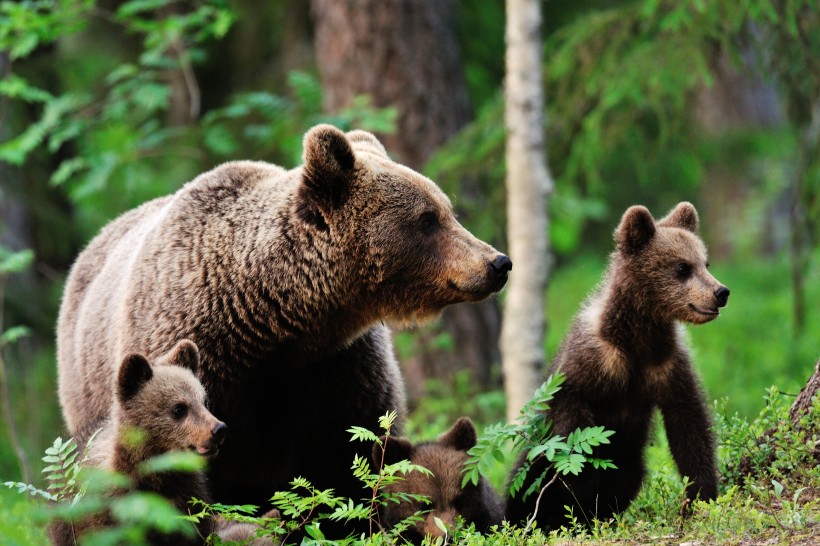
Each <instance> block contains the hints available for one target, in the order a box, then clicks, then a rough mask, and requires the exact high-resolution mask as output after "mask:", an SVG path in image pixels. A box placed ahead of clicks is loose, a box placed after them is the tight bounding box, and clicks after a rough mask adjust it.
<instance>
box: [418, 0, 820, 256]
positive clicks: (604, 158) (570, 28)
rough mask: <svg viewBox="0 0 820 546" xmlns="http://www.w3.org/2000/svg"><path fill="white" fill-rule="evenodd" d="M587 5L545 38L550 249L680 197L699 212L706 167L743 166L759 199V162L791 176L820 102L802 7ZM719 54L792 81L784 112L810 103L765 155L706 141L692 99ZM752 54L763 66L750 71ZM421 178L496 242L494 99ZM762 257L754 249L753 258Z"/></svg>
mask: <svg viewBox="0 0 820 546" xmlns="http://www.w3.org/2000/svg"><path fill="white" fill-rule="evenodd" d="M591 4H595V3H588V4H587V5H586V10H587V11H586V12H584V11H583V10H584V7H582V6H580V5H579V6H578V7H577V10H578V12H579V13H578V14H577V16H576V17H575V18H574V19H573V20H572V21H569V22H567V23H566V24H564V25H561V26H559V27H558V28H556V29H555V30H554V31H553V32H552V33H550V34H549V35H548V36H547V40H546V46H545V52H544V66H545V74H544V77H545V85H546V93H545V94H546V101H547V104H546V107H547V116H546V120H545V124H546V130H547V143H548V144H547V150H548V153H549V160H548V163H549V166H550V169H551V171H552V173H553V175H554V177H555V179H556V188H555V194H554V196H553V198H552V199H551V202H550V217H551V226H550V234H549V236H550V239H551V243H552V246H553V249H554V250H555V252H556V253H557V254H558V255H567V254H570V253H572V252H575V251H576V250H578V248H579V247H580V245H581V244H582V242H583V243H585V244H587V245H588V244H589V239H588V238H586V237H583V236H584V235H585V234H588V230H589V229H590V228H591V227H593V228H595V229H596V230H598V231H599V232H601V233H602V234H603V233H606V232H608V231H609V230H610V229H611V227H610V224H611V223H612V222H613V221H615V220H616V219H617V215H618V214H620V212H621V211H623V210H624V209H625V208H626V207H627V206H629V205H632V204H634V203H643V204H645V205H647V206H649V207H650V209H651V210H654V209H655V208H665V207H669V206H670V205H671V204H673V203H674V202H676V201H679V200H681V199H684V198H685V199H689V200H695V201H697V199H695V198H694V197H693V196H694V195H697V194H698V192H699V191H700V190H701V189H702V183H703V180H704V178H705V174H706V170H707V169H709V168H711V167H714V166H719V167H724V166H726V165H737V164H738V163H740V162H741V161H742V162H744V165H746V166H749V165H752V167H747V168H748V170H745V171H744V177H745V178H747V179H748V182H747V183H748V184H751V185H754V186H762V183H761V181H759V180H757V178H758V177H763V176H765V174H764V173H761V170H760V169H759V165H760V164H761V163H762V162H764V161H765V162H766V163H768V164H779V165H780V168H781V169H787V168H788V167H789V165H790V164H793V163H794V160H795V155H796V147H795V145H794V142H796V139H795V137H794V133H795V130H794V129H795V128H796V127H801V126H803V125H806V124H807V123H808V120H810V119H811V113H810V111H809V110H810V108H807V106H806V105H807V104H811V100H815V101H816V99H817V97H818V96H820V94H819V93H818V85H820V79H818V78H817V77H811V76H806V75H807V74H817V73H818V70H817V64H816V59H817V52H818V51H820V44H818V43H817V37H816V34H817V33H816V32H814V33H812V32H810V31H809V30H808V29H809V28H810V27H811V25H812V24H814V26H815V27H816V21H817V17H818V12H817V10H816V9H813V8H812V7H811V6H810V5H809V4H810V3H809V2H808V1H805V0H794V1H788V2H782V3H780V4H778V5H777V6H776V7H775V6H774V5H773V4H772V3H771V2H769V1H768V0H741V1H729V0H720V1H713V2H703V1H701V0H687V1H683V2H668V1H661V0H646V1H642V2H601V3H600V4H607V5H613V4H614V5H615V7H612V8H610V9H590V5H591ZM553 9H557V8H553ZM756 29H757V30H756ZM761 29H762V30H761ZM756 32H758V34H755V33H756ZM760 34H762V36H760ZM773 43H774V44H776V46H775V47H774V51H772V44H773ZM721 48H722V49H724V50H726V51H728V52H729V54H730V55H731V57H732V59H733V60H735V61H736V63H735V64H736V65H737V68H738V70H739V71H740V72H742V73H748V72H749V71H754V72H755V73H754V74H753V75H752V76H754V77H756V76H757V75H758V74H759V73H774V74H783V75H791V76H790V77H785V78H780V79H778V80H777V81H776V82H775V83H777V84H779V85H780V86H781V88H782V89H783V93H784V95H786V96H790V95H793V94H795V93H796V94H797V95H799V97H800V100H797V99H794V100H791V101H790V102H791V103H798V102H800V103H801V104H803V107H802V112H803V115H802V116H792V122H793V126H792V127H790V128H787V129H786V130H784V129H782V128H769V129H766V130H762V131H760V130H759V131H757V132H756V134H755V139H756V140H757V142H758V143H759V144H763V145H762V146H761V145H758V146H734V147H733V150H731V151H730V150H728V149H726V148H722V146H721V144H725V143H721V139H725V138H727V137H726V136H710V135H707V134H704V132H703V131H702V130H700V128H699V127H698V126H697V123H696V120H695V119H694V116H693V115H692V113H693V110H694V105H693V100H694V97H695V95H696V92H697V91H698V90H699V89H702V88H704V87H708V86H710V85H713V77H714V74H715V70H716V69H715V66H716V61H715V56H716V53H717V52H718V51H719V50H721ZM748 51H752V52H753V53H754V54H756V55H757V57H758V58H757V59H755V60H754V61H751V62H750V61H748V57H749V55H748ZM763 60H767V61H768V64H766V65H765V67H764V66H763V65H764V63H763ZM797 74H800V75H801V76H799V77H798V76H797ZM798 79H799V80H800V81H798ZM801 101H802V102H801ZM746 135H747V131H746V130H744V129H736V130H734V131H732V132H731V134H730V138H737V139H738V141H739V142H743V140H747V139H746ZM789 142H790V143H792V144H791V145H788V146H784V143H789ZM784 148H785V149H784ZM716 152H719V153H716ZM426 172H427V173H428V174H429V175H430V176H431V177H433V178H434V179H436V180H438V181H440V182H441V183H442V185H443V186H444V187H445V188H446V189H447V191H449V192H450V193H452V194H455V195H457V196H458V197H459V199H460V200H461V204H462V205H463V207H464V209H465V210H466V211H467V212H466V213H465V216H466V218H465V225H467V226H468V227H469V228H470V229H472V230H473V231H475V232H476V233H477V234H479V235H480V236H485V235H486V234H487V233H486V232H487V231H489V232H490V235H495V234H497V230H496V231H492V230H487V229H486V227H485V226H487V225H494V226H499V225H505V221H506V218H505V214H504V205H503V191H504V180H503V177H504V172H505V169H504V123H503V99H502V97H501V96H500V95H497V96H496V97H495V98H493V99H488V100H486V101H485V102H483V103H482V107H481V109H480V110H479V112H478V115H477V117H476V120H475V121H474V122H473V123H471V124H470V125H468V126H467V127H465V128H464V130H462V131H461V132H460V134H459V135H457V136H456V137H455V138H453V139H452V140H451V141H450V142H449V143H448V144H447V145H446V146H444V147H443V148H441V149H440V150H439V152H438V153H437V154H436V155H435V156H434V157H433V158H432V159H431V161H430V162H429V164H428V166H427V169H426ZM812 172H816V169H815V170H814V171H812ZM817 179H818V178H817V177H814V178H812V180H815V181H816V180H817ZM465 180H468V181H469V184H470V185H469V186H465ZM790 183H791V179H790V178H789V177H788V176H781V177H780V183H779V184H778V186H777V188H776V189H775V190H773V191H771V193H769V192H767V193H766V194H765V197H766V200H767V202H770V201H771V199H773V198H776V197H777V196H778V195H779V194H780V193H781V192H783V191H784V190H785V188H788V187H789V185H790ZM815 185H816V184H815ZM476 188H478V190H477V191H476ZM758 189H759V190H760V191H761V193H762V190H763V188H758ZM469 190H472V191H473V193H474V195H475V197H474V196H472V195H470V191H469ZM812 191H813V192H814V194H816V188H815V190H812ZM812 191H808V190H807V191H806V195H808V196H811V195H812V194H813V193H812ZM805 202H806V203H808V204H811V203H812V201H811V199H808V200H806V201H805ZM811 210H814V209H811ZM753 225H754V224H753V223H749V224H744V226H743V228H742V229H741V228H740V227H738V231H740V232H742V231H743V230H747V229H749V228H750V227H751V226H753ZM760 248H761V245H760V241H759V240H758V244H757V246H756V248H755V249H756V250H759V249H760Z"/></svg>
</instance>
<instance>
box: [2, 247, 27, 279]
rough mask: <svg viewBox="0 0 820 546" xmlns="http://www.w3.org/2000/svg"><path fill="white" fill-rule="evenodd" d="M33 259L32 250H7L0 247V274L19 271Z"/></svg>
mask: <svg viewBox="0 0 820 546" xmlns="http://www.w3.org/2000/svg"><path fill="white" fill-rule="evenodd" d="M33 261H34V252H32V251H31V250H29V249H26V250H21V251H19V252H8V251H6V250H5V249H3V248H1V247H0V275H5V274H8V273H20V272H21V271H23V270H24V269H26V268H27V267H28V266H29V265H31V262H33Z"/></svg>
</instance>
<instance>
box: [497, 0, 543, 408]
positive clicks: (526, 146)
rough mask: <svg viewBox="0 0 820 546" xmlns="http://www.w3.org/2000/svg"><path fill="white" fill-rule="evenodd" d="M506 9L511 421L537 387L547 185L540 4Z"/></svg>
mask: <svg viewBox="0 0 820 546" xmlns="http://www.w3.org/2000/svg"><path fill="white" fill-rule="evenodd" d="M506 9H507V23H506V42H507V51H506V77H505V84H504V94H505V99H504V100H505V125H506V131H507V141H506V163H507V178H506V189H507V240H508V250H509V255H510V257H511V258H512V261H513V264H514V271H513V273H512V275H511V276H510V284H509V286H508V288H507V294H506V300H505V302H504V318H503V321H504V322H503V326H502V331H501V353H502V359H503V370H504V389H505V392H506V396H507V419H508V420H512V419H514V418H515V417H517V416H518V415H519V412H520V410H521V408H522V407H523V406H524V404H525V403H526V402H527V401H528V400H529V399H530V397H531V396H532V394H533V391H534V390H535V388H536V386H537V385H538V383H539V382H540V381H541V377H540V370H541V367H542V365H543V363H544V333H545V330H546V325H545V319H544V301H545V290H546V286H547V279H548V275H549V269H550V264H551V259H550V257H549V243H548V232H547V229H548V217H547V200H548V198H549V194H550V193H551V192H552V179H551V178H550V175H549V172H548V171H547V165H546V153H545V152H546V149H545V142H544V128H543V122H544V96H543V68H542V62H541V50H542V47H543V44H542V42H541V6H540V4H539V2H538V0H507V3H506Z"/></svg>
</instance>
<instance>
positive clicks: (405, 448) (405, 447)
mask: <svg viewBox="0 0 820 546" xmlns="http://www.w3.org/2000/svg"><path fill="white" fill-rule="evenodd" d="M379 439H380V440H381V442H382V443H381V444H379V442H373V464H374V465H375V466H376V467H377V468H379V467H380V466H381V464H382V450H384V464H395V463H397V462H399V461H403V460H405V459H407V460H408V461H409V460H410V457H411V456H412V455H413V451H414V448H413V444H411V443H410V440H408V439H406V438H397V437H396V436H382V437H381V438H379ZM382 446H384V447H382Z"/></svg>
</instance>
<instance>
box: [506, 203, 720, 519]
mask: <svg viewBox="0 0 820 546" xmlns="http://www.w3.org/2000/svg"><path fill="white" fill-rule="evenodd" d="M697 230H698V215H697V212H696V211H695V208H694V207H693V206H692V205H691V204H690V203H686V202H684V203H680V204H678V205H677V206H676V207H675V208H674V209H673V210H672V211H671V212H670V213H669V214H668V215H667V216H666V217H664V218H663V219H661V220H659V221H657V222H656V221H655V220H654V219H653V218H652V215H651V214H650V213H649V211H648V210H647V209H646V208H645V207H642V206H634V207H630V208H629V209H628V210H627V211H626V213H625V214H624V216H623V219H622V220H621V223H620V225H619V226H618V228H617V230H616V231H615V242H616V250H615V252H613V253H612V255H611V257H610V262H609V269H608V271H607V273H606V275H605V277H604V280H603V282H602V283H601V285H600V287H599V288H598V289H597V290H596V292H595V293H594V294H593V295H592V296H591V297H590V298H589V299H588V301H587V302H586V304H585V305H584V307H583V308H582V309H581V311H580V312H579V314H578V315H577V317H576V318H575V322H574V324H573V326H572V328H571V330H570V333H569V334H568V335H567V337H566V339H565V340H564V342H563V345H562V346H561V348H560V350H559V352H558V355H557V357H556V358H555V361H554V362H553V363H552V366H551V370H550V373H553V372H559V371H560V372H561V373H563V374H564V376H565V382H564V384H563V386H562V387H561V390H560V391H559V392H558V393H557V394H556V396H555V398H554V400H553V401H552V404H551V409H550V410H549V412H548V415H547V418H548V419H550V420H552V427H553V433H554V434H560V435H562V436H565V437H566V436H567V435H568V434H569V433H571V432H572V431H574V430H575V429H577V428H579V427H582V428H583V427H589V426H604V427H606V428H607V429H609V430H614V431H615V434H614V435H613V436H611V437H610V441H611V444H609V445H604V446H601V447H600V448H598V449H597V450H596V452H595V456H596V457H601V458H606V459H612V461H613V462H614V463H615V465H616V466H617V470H615V469H610V470H595V469H592V468H586V469H585V470H584V471H583V472H582V473H581V474H580V475H579V476H577V477H576V476H565V477H563V478H562V480H563V481H557V482H555V483H554V484H553V485H552V486H551V487H550V489H548V490H547V491H546V492H545V494H544V497H543V498H542V500H541V503H540V506H539V510H538V514H537V516H536V520H537V522H538V524H539V525H540V526H541V528H545V529H553V528H556V527H559V526H561V525H563V524H565V523H567V519H566V513H567V510H566V509H565V508H564V507H565V506H569V507H571V508H572V510H573V515H574V516H575V517H576V518H577V520H578V521H579V522H581V523H588V522H590V521H591V520H592V519H593V518H597V519H599V520H606V519H607V518H609V517H611V516H612V515H614V514H617V513H620V512H623V511H624V510H626V508H627V507H628V506H629V504H630V502H632V500H633V499H634V498H635V496H636V495H637V494H638V491H639V489H640V487H641V483H642V481H643V477H644V473H645V468H644V448H645V446H646V444H647V440H648V436H649V431H650V424H651V421H652V414H653V411H654V410H655V408H659V409H660V411H661V415H662V416H663V422H664V426H665V428H666V435H667V437H668V438H669V448H670V450H671V452H672V456H673V458H674V459H675V463H676V465H677V467H678V471H679V472H680V474H681V475H682V476H686V477H687V478H688V479H689V481H690V483H691V484H690V485H689V487H688V488H687V490H686V495H687V498H688V499H689V500H691V499H695V498H696V497H699V498H701V499H714V498H715V497H716V496H717V480H718V476H717V469H716V463H715V439H714V436H713V434H712V430H711V427H712V421H711V418H710V416H709V412H708V410H707V408H706V403H705V400H704V395H703V393H702V391H701V387H700V382H699V379H698V377H697V376H696V374H695V372H694V370H693V369H692V364H691V362H690V358H689V352H688V350H687V348H686V345H685V342H684V339H683V336H682V332H681V331H680V330H681V326H680V324H678V323H680V322H688V323H692V324H703V323H706V322H709V321H711V320H713V319H714V318H716V317H717V316H718V315H719V314H720V313H719V309H720V308H721V307H723V306H725V305H726V302H727V299H728V297H729V289H728V288H726V287H725V286H723V285H722V284H721V283H719V282H718V281H717V279H715V278H714V277H713V276H712V275H711V274H710V273H709V271H708V269H707V267H708V261H707V256H706V248H705V246H704V244H703V242H702V241H701V239H700V238H699V237H698V235H697ZM542 461H543V460H542ZM520 465H521V461H519V465H518V466H519V467H520ZM516 470H517V468H516V469H515V470H514V471H513V475H514V473H515V471H516ZM544 471H545V466H544V463H543V462H542V463H541V464H540V465H534V466H533V468H532V469H531V470H530V477H528V481H527V482H525V484H524V487H523V488H522V491H526V490H527V488H528V487H529V484H530V483H531V482H532V477H534V476H535V475H537V474H536V473H542V472H544ZM536 497H537V492H536V493H535V494H532V495H530V496H529V497H528V498H527V499H526V500H522V499H521V498H520V497H519V498H510V499H508V504H507V519H508V520H509V521H510V522H511V523H518V522H520V521H522V520H524V519H525V518H527V517H529V516H530V515H531V514H532V512H533V511H534V509H535V501H536Z"/></svg>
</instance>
